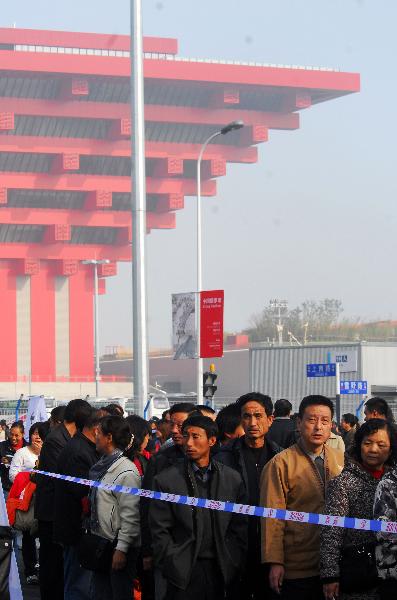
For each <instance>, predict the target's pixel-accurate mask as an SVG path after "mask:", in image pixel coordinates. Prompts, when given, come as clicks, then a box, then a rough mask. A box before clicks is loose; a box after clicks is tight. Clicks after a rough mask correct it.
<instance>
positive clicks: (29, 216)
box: [0, 207, 175, 241]
mask: <svg viewBox="0 0 397 600" xmlns="http://www.w3.org/2000/svg"><path fill="white" fill-rule="evenodd" d="M27 223H28V224H29V225H48V226H52V227H57V228H58V230H57V231H55V230H54V231H53V232H52V238H53V241H55V238H56V241H65V239H66V240H67V239H70V235H69V237H66V238H64V239H61V238H62V236H63V235H64V233H63V232H64V231H66V230H64V229H59V228H65V227H128V226H130V224H131V213H130V212H128V211H126V212H125V211H82V210H65V209H56V208H8V207H7V208H6V207H4V208H0V224H10V225H23V224H27ZM174 223H175V221H174V218H173V217H172V215H171V216H169V215H168V213H166V214H162V213H161V214H160V213H153V212H148V213H147V226H148V227H150V228H151V229H170V228H171V229H173V227H174ZM65 235H66V233H65Z"/></svg>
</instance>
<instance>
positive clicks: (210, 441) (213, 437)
mask: <svg viewBox="0 0 397 600" xmlns="http://www.w3.org/2000/svg"><path fill="white" fill-rule="evenodd" d="M208 443H209V445H210V448H212V446H215V444H216V437H215V436H214V435H212V436H211V437H210V438H208Z"/></svg>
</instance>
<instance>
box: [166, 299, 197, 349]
mask: <svg viewBox="0 0 397 600" xmlns="http://www.w3.org/2000/svg"><path fill="white" fill-rule="evenodd" d="M196 298H197V294H196V293H195V292H189V293H186V294H172V346H173V349H174V360H177V359H180V358H197V318H196V314H197V313H196Z"/></svg>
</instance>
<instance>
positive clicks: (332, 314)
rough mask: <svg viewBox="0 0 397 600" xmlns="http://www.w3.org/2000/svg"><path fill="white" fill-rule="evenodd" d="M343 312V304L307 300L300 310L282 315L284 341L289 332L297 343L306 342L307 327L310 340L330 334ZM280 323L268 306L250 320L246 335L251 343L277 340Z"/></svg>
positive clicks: (338, 301) (297, 307)
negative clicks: (305, 331)
mask: <svg viewBox="0 0 397 600" xmlns="http://www.w3.org/2000/svg"><path fill="white" fill-rule="evenodd" d="M342 312H343V307H342V302H341V300H337V299H335V298H324V300H320V301H318V302H316V301H315V300H306V301H305V302H302V304H301V305H300V306H296V307H295V308H293V309H291V310H288V309H287V310H286V311H285V312H284V313H283V317H282V319H283V324H284V339H285V340H287V339H288V331H291V332H292V333H293V334H294V336H295V337H297V338H298V339H303V337H304V330H305V326H306V324H307V333H308V335H309V336H310V338H313V337H317V336H321V335H324V334H327V333H329V332H330V330H331V328H333V327H335V325H336V324H337V323H338V320H339V318H340V315H341V314H342ZM277 321H278V319H277V315H276V314H275V311H274V309H272V308H271V307H270V306H266V307H265V308H264V309H263V310H262V312H260V313H259V314H256V315H253V316H252V317H251V319H250V324H251V327H249V328H248V329H247V330H246V333H248V334H249V336H250V340H251V341H252V342H259V341H267V340H273V339H276V338H277V330H276V323H277Z"/></svg>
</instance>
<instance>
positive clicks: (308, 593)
mask: <svg viewBox="0 0 397 600" xmlns="http://www.w3.org/2000/svg"><path fill="white" fill-rule="evenodd" d="M273 594H274V595H273V598H274V600H276V599H277V600H298V599H299V600H324V594H323V586H322V585H321V583H320V578H319V577H305V578H302V579H284V582H283V586H282V588H281V594H280V595H278V594H275V593H274V592H273Z"/></svg>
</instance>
